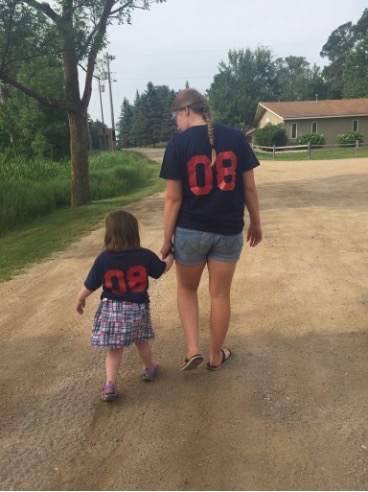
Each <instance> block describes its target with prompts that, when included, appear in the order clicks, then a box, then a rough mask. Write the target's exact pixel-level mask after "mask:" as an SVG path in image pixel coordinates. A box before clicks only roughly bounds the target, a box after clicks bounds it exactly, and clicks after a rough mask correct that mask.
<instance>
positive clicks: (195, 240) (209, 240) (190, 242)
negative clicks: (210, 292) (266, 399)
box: [174, 227, 243, 266]
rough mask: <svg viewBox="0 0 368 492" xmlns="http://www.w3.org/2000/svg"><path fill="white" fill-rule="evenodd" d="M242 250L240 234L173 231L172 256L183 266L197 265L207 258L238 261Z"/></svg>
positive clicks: (179, 229) (187, 230)
mask: <svg viewBox="0 0 368 492" xmlns="http://www.w3.org/2000/svg"><path fill="white" fill-rule="evenodd" d="M242 249H243V233H242V232H240V233H239V234H235V235H234V236H223V235H221V234H215V233H213V232H202V231H195V230H193V229H183V228H182V227H177V228H176V229H175V234H174V256H175V260H176V261H177V262H178V263H182V264H183V265H188V266H194V265H199V264H200V263H203V262H206V261H207V260H208V258H212V259H214V260H218V261H225V262H234V261H238V260H239V258H240V254H241V251H242Z"/></svg>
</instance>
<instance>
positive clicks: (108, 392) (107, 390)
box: [100, 381, 119, 401]
mask: <svg viewBox="0 0 368 492" xmlns="http://www.w3.org/2000/svg"><path fill="white" fill-rule="evenodd" d="M100 396H101V400H104V401H112V400H116V399H117V398H119V395H118V394H117V393H116V385H115V384H112V383H111V382H110V381H109V382H108V383H106V384H105V386H104V387H103V388H102V390H101V395H100Z"/></svg>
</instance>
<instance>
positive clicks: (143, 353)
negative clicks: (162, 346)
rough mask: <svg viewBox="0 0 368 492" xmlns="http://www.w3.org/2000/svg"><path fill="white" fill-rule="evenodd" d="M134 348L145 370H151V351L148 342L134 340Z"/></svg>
mask: <svg viewBox="0 0 368 492" xmlns="http://www.w3.org/2000/svg"><path fill="white" fill-rule="evenodd" d="M134 343H135V346H136V347H137V350H138V355H139V357H140V358H141V359H142V362H143V365H144V368H145V369H151V367H152V350H151V345H150V344H149V342H146V341H145V340H135V342H134Z"/></svg>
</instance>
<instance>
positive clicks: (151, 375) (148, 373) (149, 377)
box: [142, 362, 157, 382]
mask: <svg viewBox="0 0 368 492" xmlns="http://www.w3.org/2000/svg"><path fill="white" fill-rule="evenodd" d="M156 374H157V364H155V363H154V362H153V363H152V367H151V369H143V374H142V380H143V381H146V382H149V381H154V379H155V377H156Z"/></svg>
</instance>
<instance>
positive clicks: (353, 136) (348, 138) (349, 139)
mask: <svg viewBox="0 0 368 492" xmlns="http://www.w3.org/2000/svg"><path fill="white" fill-rule="evenodd" d="M357 140H358V141H359V143H361V142H363V135H362V134H361V133H359V132H347V133H341V135H338V136H337V140H336V141H337V143H338V144H340V145H343V144H345V145H348V144H350V145H354V144H355V142H356V141H357Z"/></svg>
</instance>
